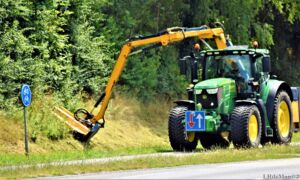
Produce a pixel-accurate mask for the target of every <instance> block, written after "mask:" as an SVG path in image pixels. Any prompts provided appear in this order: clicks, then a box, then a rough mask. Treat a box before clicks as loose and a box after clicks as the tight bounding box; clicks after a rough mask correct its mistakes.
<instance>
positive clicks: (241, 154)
mask: <svg viewBox="0 0 300 180" xmlns="http://www.w3.org/2000/svg"><path fill="white" fill-rule="evenodd" d="M299 156H300V148H299V147H296V146H283V145H282V146H278V145H268V146H266V147H263V148H259V149H227V150H223V149H216V150H212V151H206V152H205V151H204V152H196V153H190V154H189V155H187V156H179V157H176V158H174V157H173V156H160V157H146V158H139V159H134V160H127V161H122V160H121V161H112V162H106V163H98V164H92V165H71V166H49V167H45V168H37V167H34V168H29V169H26V171H22V170H5V171H0V173H1V174H0V177H2V178H28V177H38V176H51V175H66V174H79V173H87V172H101V171H113V170H127V169H140V168H156V167H171V166H179V165H190V164H206V163H221V162H236V161H246V160H258V159H278V158H292V157H299Z"/></svg>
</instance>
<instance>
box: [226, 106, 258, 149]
mask: <svg viewBox="0 0 300 180" xmlns="http://www.w3.org/2000/svg"><path fill="white" fill-rule="evenodd" d="M254 117H255V120H256V121H255V120H254V121H255V122H257V124H256V125H255V126H253V123H251V122H252V121H253V118H254ZM251 118H252V119H251ZM230 124H231V133H230V135H231V140H232V142H233V145H234V146H235V147H237V148H240V147H258V146H259V144H260V140H261V134H262V123H261V117H260V113H259V110H258V108H257V107H256V106H255V105H241V106H237V107H235V108H234V110H233V113H232V115H231V119H230ZM249 124H250V126H249ZM253 130H254V131H253ZM256 131H257V133H256ZM253 132H254V133H253ZM253 134H254V138H253Z"/></svg>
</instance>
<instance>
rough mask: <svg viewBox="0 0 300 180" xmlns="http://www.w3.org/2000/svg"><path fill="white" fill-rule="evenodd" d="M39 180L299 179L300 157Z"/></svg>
mask: <svg viewBox="0 0 300 180" xmlns="http://www.w3.org/2000/svg"><path fill="white" fill-rule="evenodd" d="M39 179H299V180H300V158H292V159H277V160H259V161H244V162H234V163H216V164H202V165H189V166H178V167H169V168H155V169H143V170H128V171H113V172H101V173H88V174H80V175H68V176H56V177H44V178H39Z"/></svg>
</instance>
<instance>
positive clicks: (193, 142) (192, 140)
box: [168, 106, 198, 151]
mask: <svg viewBox="0 0 300 180" xmlns="http://www.w3.org/2000/svg"><path fill="white" fill-rule="evenodd" d="M187 110H188V108H187V107H186V106H176V107H174V108H173V109H172V110H171V111H170V116H169V128H168V129H169V140H170V143H171V146H172V148H173V149H174V150H175V151H192V150H194V149H196V146H197V143H198V136H197V134H196V133H195V132H186V131H185V112H186V111H187Z"/></svg>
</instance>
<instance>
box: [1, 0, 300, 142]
mask: <svg viewBox="0 0 300 180" xmlns="http://www.w3.org/2000/svg"><path fill="white" fill-rule="evenodd" d="M213 21H220V22H224V25H225V31H226V33H228V34H230V35H231V39H232V40H233V43H234V44H250V41H252V40H254V39H255V40H258V42H259V44H260V46H261V47H263V48H270V49H271V53H272V57H273V58H272V60H273V67H274V68H273V71H274V72H275V73H277V74H278V75H279V76H280V78H282V79H286V80H287V81H288V82H289V83H291V84H295V83H296V85H297V84H299V83H300V81H299V80H298V79H297V77H298V76H299V73H298V71H297V70H295V69H292V68H290V67H292V64H299V54H300V53H299V48H300V47H299V43H298V42H299V33H300V29H299V23H300V3H299V1H297V0H249V1H244V0H229V1H224V0H201V1H197V0H190V1H183V0H168V1H158V0H147V1H143V0H136V1H132V0H123V1H118V0H113V1H108V0H53V1H46V0H41V1H38V0H1V1H0V71H1V74H0V102H1V103H0V109H2V110H6V111H7V110H8V111H7V112H8V113H9V112H11V113H13V110H14V109H16V108H18V107H19V105H18V101H19V97H18V96H19V90H20V86H21V84H22V83H27V84H29V85H31V87H32V89H33V92H34V94H35V95H36V94H38V96H37V95H36V96H35V98H37V99H36V100H37V101H43V99H44V96H48V95H49V96H54V97H55V98H57V99H58V101H57V103H63V104H64V105H66V106H67V107H68V108H71V109H72V110H73V109H75V108H76V106H77V105H78V103H77V102H75V101H80V98H81V96H82V95H81V94H88V96H89V97H90V96H93V95H98V94H99V91H103V90H104V88H105V85H106V82H107V80H108V78H109V76H110V73H111V70H112V68H113V66H114V63H115V59H116V55H117V54H118V53H119V51H120V48H121V46H122V45H123V44H124V43H125V41H126V40H127V39H128V38H130V37H132V36H135V35H149V34H153V33H156V32H159V31H160V30H163V29H165V28H167V27H172V26H185V27H195V26H200V25H203V24H208V23H210V22H213ZM196 41H197V40H192V41H184V42H182V43H180V44H178V45H176V46H174V47H167V48H160V49H156V50H151V51H148V52H146V53H143V54H140V55H137V56H130V57H129V59H128V63H127V65H126V67H125V70H124V73H123V74H122V76H121V78H120V82H119V85H121V87H120V89H121V90H122V91H125V92H126V93H129V94H131V95H134V96H138V97H139V98H141V99H143V100H151V99H153V98H155V97H156V95H157V94H160V95H163V96H166V97H167V98H173V99H174V98H175V96H178V95H182V94H184V93H185V92H184V90H185V86H186V85H187V83H188V82H187V81H186V80H184V79H183V77H182V76H181V75H179V72H178V64H177V62H178V61H177V60H178V59H179V57H182V56H185V55H188V53H190V51H191V49H192V43H194V42H196ZM283 67H284V68H286V69H288V70H289V71H282V68H283ZM294 82H295V83H294ZM41 106H45V105H44V104H41ZM45 113H46V112H45ZM36 119H47V117H44V116H42V117H39V118H36ZM37 123H38V122H37ZM51 123H53V125H51V126H53V127H56V128H50V129H56V130H57V129H59V125H56V124H55V123H56V122H55V121H53V122H52V121H51ZM51 123H50V124H51ZM49 127H50V125H49ZM47 128H48V127H46V126H45V127H37V128H36V129H39V130H38V131H39V132H40V131H43V130H45V129H47ZM50 129H49V132H48V133H46V135H47V136H48V135H49V137H50V138H53V139H59V138H61V137H62V136H61V135H60V132H63V130H59V131H56V130H55V131H54V130H53V131H52V130H50Z"/></svg>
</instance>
